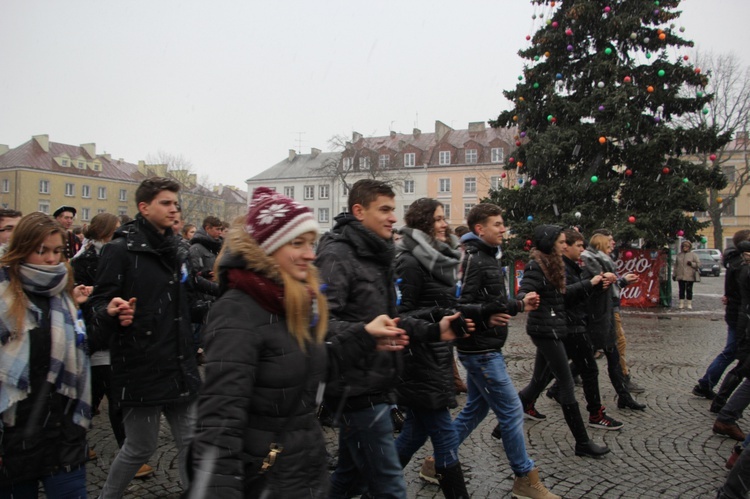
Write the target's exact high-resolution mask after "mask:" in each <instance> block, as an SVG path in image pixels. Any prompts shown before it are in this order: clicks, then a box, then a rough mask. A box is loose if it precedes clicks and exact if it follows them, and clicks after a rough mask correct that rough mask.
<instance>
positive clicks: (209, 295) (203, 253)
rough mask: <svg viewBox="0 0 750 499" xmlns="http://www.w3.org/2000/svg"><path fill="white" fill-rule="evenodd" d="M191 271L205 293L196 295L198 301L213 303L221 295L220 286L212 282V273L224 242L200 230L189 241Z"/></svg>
mask: <svg viewBox="0 0 750 499" xmlns="http://www.w3.org/2000/svg"><path fill="white" fill-rule="evenodd" d="M189 243H190V249H189V250H188V254H189V255H190V270H191V271H192V273H193V278H194V279H195V281H196V283H198V286H197V287H198V288H199V289H201V290H202V291H203V292H201V293H196V299H198V300H204V301H207V302H213V301H215V300H216V297H217V296H218V293H219V288H218V285H217V284H216V283H215V282H213V281H212V279H211V277H210V275H209V274H210V273H211V272H213V270H214V264H215V263H216V256H217V255H218V254H219V251H221V245H222V240H221V239H214V238H213V237H211V236H209V235H208V234H207V233H206V230H205V229H202V228H201V229H198V230H196V231H195V235H194V236H193V238H192V239H191V240H190V241H189Z"/></svg>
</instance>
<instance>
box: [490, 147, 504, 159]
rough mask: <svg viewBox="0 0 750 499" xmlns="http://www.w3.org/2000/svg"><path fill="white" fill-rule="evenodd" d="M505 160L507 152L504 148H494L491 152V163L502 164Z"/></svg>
mask: <svg viewBox="0 0 750 499" xmlns="http://www.w3.org/2000/svg"><path fill="white" fill-rule="evenodd" d="M504 159H505V151H503V148H502V147H493V148H492V149H491V150H490V163H502V162H503V160H504Z"/></svg>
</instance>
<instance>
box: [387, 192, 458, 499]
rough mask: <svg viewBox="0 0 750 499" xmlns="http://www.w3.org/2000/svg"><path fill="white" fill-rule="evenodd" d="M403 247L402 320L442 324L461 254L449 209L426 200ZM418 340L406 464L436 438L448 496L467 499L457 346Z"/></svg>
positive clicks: (410, 369)
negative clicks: (458, 421) (456, 419)
mask: <svg viewBox="0 0 750 499" xmlns="http://www.w3.org/2000/svg"><path fill="white" fill-rule="evenodd" d="M404 218H405V221H406V227H404V228H402V229H401V231H400V233H401V236H402V237H401V240H400V241H399V243H398V251H399V253H398V256H397V258H396V274H397V276H398V278H399V279H400V281H401V282H400V284H399V287H400V290H401V303H400V304H399V308H398V311H399V315H402V316H403V315H409V316H414V317H418V318H422V319H425V320H428V321H430V322H438V321H440V319H441V318H442V317H443V316H444V315H446V314H447V313H449V312H448V310H449V309H452V308H453V307H455V306H456V303H457V299H456V290H455V284H456V273H457V270H458V264H459V259H460V256H461V254H460V252H459V251H458V250H457V249H456V248H457V246H458V240H457V239H456V238H455V237H453V235H452V234H451V233H450V229H449V227H448V224H447V223H446V221H445V213H444V211H443V205H442V204H441V203H440V202H439V201H436V200H434V199H430V198H421V199H418V200H417V201H415V202H414V203H412V205H411V206H410V207H409V211H408V212H407V213H406V215H405V217H404ZM450 337H453V334H452V333H448V334H446V335H441V338H440V340H439V341H435V342H421V341H412V342H411V343H410V344H409V346H408V347H407V349H408V352H406V355H405V356H404V359H405V360H404V364H405V367H404V374H403V381H402V382H401V383H400V384H399V385H398V386H397V387H396V394H397V396H398V402H399V405H402V406H405V407H407V410H406V421H405V422H404V426H403V428H402V429H401V433H400V435H399V437H398V439H397V440H396V449H397V450H398V454H399V458H400V459H401V464H402V465H403V466H406V464H407V463H408V462H409V461H410V460H411V458H412V456H413V455H414V453H415V452H416V451H417V450H419V448H421V447H422V445H424V443H425V441H426V440H427V437H428V436H429V437H430V440H431V441H432V445H433V448H434V450H435V467H436V472H437V476H438V481H439V483H440V487H441V489H442V490H443V494H444V495H445V497H465V498H468V497H469V495H468V493H467V491H466V484H465V482H464V477H463V473H462V471H461V463H460V462H459V460H458V446H459V441H458V435H457V434H456V431H455V430H454V428H453V426H452V421H451V414H450V409H452V408H455V407H456V406H457V403H456V396H455V390H454V382H453V346H452V344H451V343H450V342H448V341H446V340H449V339H451V338H450Z"/></svg>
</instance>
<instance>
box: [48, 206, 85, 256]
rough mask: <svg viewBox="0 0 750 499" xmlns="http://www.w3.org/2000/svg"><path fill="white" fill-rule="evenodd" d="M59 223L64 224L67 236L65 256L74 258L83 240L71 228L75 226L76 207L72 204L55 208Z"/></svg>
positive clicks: (55, 215)
mask: <svg viewBox="0 0 750 499" xmlns="http://www.w3.org/2000/svg"><path fill="white" fill-rule="evenodd" d="M53 215H54V217H55V220H57V223H59V224H60V225H62V227H63V229H65V231H66V236H65V256H66V257H67V258H68V260H70V259H71V258H73V257H74V256H75V255H76V253H78V250H79V249H81V241H79V240H78V238H77V237H76V236H75V234H73V231H72V230H70V229H71V228H72V227H73V219H75V217H76V209H75V208H73V207H72V206H65V205H63V206H61V207H59V208H58V209H56V210H55V213H54V214H53Z"/></svg>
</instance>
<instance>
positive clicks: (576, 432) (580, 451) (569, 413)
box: [562, 402, 609, 457]
mask: <svg viewBox="0 0 750 499" xmlns="http://www.w3.org/2000/svg"><path fill="white" fill-rule="evenodd" d="M562 410H563V415H564V416H565V422H566V423H568V428H570V432H571V433H573V437H575V439H576V448H575V451H576V456H583V457H601V456H603V455H605V454H607V453H609V447H607V446H606V445H604V446H602V445H597V444H595V443H594V442H593V441H591V439H590V438H589V434H588V432H587V431H586V426H585V425H584V422H583V418H582V417H581V409H580V408H579V407H578V402H575V403H573V404H565V405H563V406H562Z"/></svg>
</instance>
